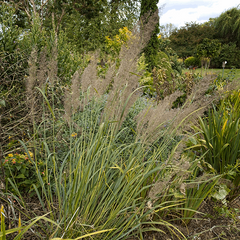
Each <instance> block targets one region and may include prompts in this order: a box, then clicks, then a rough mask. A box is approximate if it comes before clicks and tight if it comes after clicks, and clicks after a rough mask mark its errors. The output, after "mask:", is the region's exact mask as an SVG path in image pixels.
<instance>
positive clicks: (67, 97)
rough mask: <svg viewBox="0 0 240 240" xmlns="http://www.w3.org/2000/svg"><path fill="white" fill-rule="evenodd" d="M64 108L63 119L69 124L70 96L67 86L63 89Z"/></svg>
mask: <svg viewBox="0 0 240 240" xmlns="http://www.w3.org/2000/svg"><path fill="white" fill-rule="evenodd" d="M64 110H65V114H64V119H65V120H66V122H67V123H68V124H69V125H70V123H71V116H72V98H71V94H70V90H69V89H68V88H65V91H64Z"/></svg>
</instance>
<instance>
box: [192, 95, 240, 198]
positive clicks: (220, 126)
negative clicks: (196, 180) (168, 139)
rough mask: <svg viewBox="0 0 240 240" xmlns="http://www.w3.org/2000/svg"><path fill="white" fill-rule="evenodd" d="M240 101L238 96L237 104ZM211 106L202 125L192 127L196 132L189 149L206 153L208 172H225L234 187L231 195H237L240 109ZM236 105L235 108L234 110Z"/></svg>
mask: <svg viewBox="0 0 240 240" xmlns="http://www.w3.org/2000/svg"><path fill="white" fill-rule="evenodd" d="M238 105H239V98H238V97H237V98H235V102H234V106H238ZM223 106H224V105H222V106H221V107H220V109H219V110H218V111H217V110H216V109H215V108H214V109H213V110H210V111H209V113H208V118H207V119H206V118H205V119H203V118H199V127H193V129H194V131H195V134H194V135H193V136H192V137H191V138H190V141H189V142H188V146H189V148H188V149H191V150H193V151H196V152H197V153H198V154H199V155H202V154H204V161H202V166H203V167H204V169H205V171H207V172H215V173H218V174H225V177H226V178H228V179H231V181H232V182H233V183H234V186H235V188H234V189H233V190H232V191H231V193H230V195H233V194H234V195H235V194H236V191H238V190H237V189H238V184H239V182H240V169H239V157H240V155H239V154H240V147H239V146H240V144H239V143H240V125H239V114H240V112H239V110H237V109H236V108H234V107H232V108H231V110H228V109H227V108H224V107H223ZM233 109H234V110H233Z"/></svg>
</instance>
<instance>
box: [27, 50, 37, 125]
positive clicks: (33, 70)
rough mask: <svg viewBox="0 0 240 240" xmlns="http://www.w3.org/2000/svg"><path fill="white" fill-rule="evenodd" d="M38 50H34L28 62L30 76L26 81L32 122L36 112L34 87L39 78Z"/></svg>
mask: <svg viewBox="0 0 240 240" xmlns="http://www.w3.org/2000/svg"><path fill="white" fill-rule="evenodd" d="M37 60H38V56H37V49H36V48H33V50H32V52H31V55H30V58H29V60H28V65H29V76H28V77H27V79H26V90H27V101H26V102H27V105H28V107H29V109H30V114H31V118H32V122H34V114H35V113H34V110H35V106H34V105H35V94H34V87H35V85H36V76H37Z"/></svg>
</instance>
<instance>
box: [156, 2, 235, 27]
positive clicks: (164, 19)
mask: <svg viewBox="0 0 240 240" xmlns="http://www.w3.org/2000/svg"><path fill="white" fill-rule="evenodd" d="M238 4H239V0H231V2H229V1H227V0H201V1H198V0H196V1H194V2H193V1H192V0H168V1H167V3H166V5H165V8H166V9H167V11H166V12H165V11H164V9H163V14H162V16H161V17H160V24H161V25H164V24H166V23H172V24H174V25H175V26H177V27H181V26H184V25H185V23H186V22H198V23H202V22H205V21H208V19H209V18H214V17H217V16H219V15H220V14H221V13H222V12H224V11H226V10H227V9H229V8H232V7H236V6H237V5H238ZM188 5H189V7H188ZM160 6H161V5H160V4H159V7H160ZM195 6H196V7H195Z"/></svg>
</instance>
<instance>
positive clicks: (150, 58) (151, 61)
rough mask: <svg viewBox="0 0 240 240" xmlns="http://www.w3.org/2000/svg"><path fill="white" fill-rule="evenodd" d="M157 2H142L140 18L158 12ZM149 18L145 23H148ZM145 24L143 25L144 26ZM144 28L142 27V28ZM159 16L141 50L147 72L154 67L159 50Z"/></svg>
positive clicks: (154, 0) (156, 0)
mask: <svg viewBox="0 0 240 240" xmlns="http://www.w3.org/2000/svg"><path fill="white" fill-rule="evenodd" d="M158 2H159V0H142V1H141V14H140V16H145V14H149V17H150V16H152V15H153V14H154V13H156V11H158V7H157V4H158ZM149 17H148V18H147V20H146V21H148V19H149ZM146 23H147V22H145V23H143V24H146ZM143 28H144V26H143ZM159 32H160V30H159V16H158V18H157V21H156V26H155V29H154V31H153V32H152V36H151V39H150V40H149V42H148V44H147V46H146V47H145V48H144V49H143V53H144V54H145V58H146V63H147V64H148V70H149V71H152V70H153V68H154V66H156V56H157V53H158V49H159V40H158V34H159Z"/></svg>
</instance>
